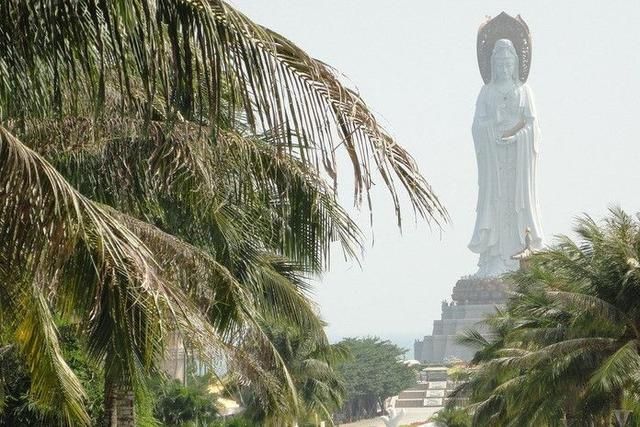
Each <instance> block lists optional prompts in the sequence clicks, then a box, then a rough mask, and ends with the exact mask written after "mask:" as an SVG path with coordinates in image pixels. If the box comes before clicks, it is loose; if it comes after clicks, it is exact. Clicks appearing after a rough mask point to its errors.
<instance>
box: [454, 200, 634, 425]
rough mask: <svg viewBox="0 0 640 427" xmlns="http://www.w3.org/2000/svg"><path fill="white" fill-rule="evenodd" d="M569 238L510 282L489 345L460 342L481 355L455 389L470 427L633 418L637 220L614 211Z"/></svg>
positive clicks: (585, 222)
mask: <svg viewBox="0 0 640 427" xmlns="http://www.w3.org/2000/svg"><path fill="white" fill-rule="evenodd" d="M575 232H576V234H577V236H578V237H579V240H578V241H573V240H571V239H570V238H568V237H566V236H561V237H559V238H558V240H557V243H556V244H555V245H554V246H553V247H550V248H548V249H546V250H544V251H541V252H539V253H537V254H535V255H534V256H533V257H532V258H531V259H530V260H529V261H530V262H529V267H528V268H527V269H526V270H525V271H520V272H517V273H515V274H513V275H512V277H511V280H513V281H514V286H515V287H514V294H513V297H512V298H511V299H510V300H509V302H508V304H507V307H506V309H505V310H503V311H499V312H497V313H496V314H495V315H494V316H492V317H490V318H489V319H488V320H487V324H488V325H489V326H490V328H491V330H492V332H493V334H492V337H491V338H490V339H487V340H484V341H483V340H482V339H479V338H478V337H477V334H473V333H472V332H470V333H469V334H467V336H466V337H465V338H463V341H464V342H467V343H468V344H472V345H474V348H476V349H477V350H478V352H477V353H476V356H475V358H474V363H475V365H476V366H475V367H474V368H473V369H472V370H471V376H470V378H469V380H468V382H467V383H466V384H465V385H463V386H462V387H461V389H460V390H459V392H460V394H461V395H464V396H467V397H469V398H470V400H471V404H470V405H469V409H470V410H471V411H473V413H474V425H478V426H493V425H496V423H497V424H500V423H504V424H500V425H507V424H506V423H507V422H509V423H512V424H513V423H515V424H513V425H536V426H555V425H558V423H559V422H560V421H559V420H560V419H563V418H566V419H567V420H568V421H567V422H568V423H569V425H576V426H577V425H580V426H582V425H589V424H590V423H593V424H592V425H595V426H608V425H609V423H610V422H611V419H612V411H613V410H615V409H624V408H628V409H630V410H634V411H636V412H637V411H638V407H637V402H638V398H639V397H640V381H639V377H638V375H637V372H638V371H639V370H640V332H639V331H640V329H639V328H638V325H639V324H640V300H639V299H638V295H640V274H639V272H640V262H639V261H638V260H639V259H640V218H638V217H631V216H629V215H627V214H626V213H624V212H623V211H621V210H620V209H612V210H611V214H610V216H609V217H608V218H606V219H605V220H604V221H602V222H600V223H598V222H596V221H594V220H593V219H591V218H589V217H584V218H581V219H580V220H578V221H577V225H576V227H575ZM636 415H640V414H638V413H637V414H636ZM635 423H636V421H635V420H633V419H632V424H631V425H635ZM512 424H509V425H512Z"/></svg>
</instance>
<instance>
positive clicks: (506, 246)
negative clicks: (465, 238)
mask: <svg viewBox="0 0 640 427" xmlns="http://www.w3.org/2000/svg"><path fill="white" fill-rule="evenodd" d="M479 56H480V55H479ZM518 58H519V55H518V53H517V52H516V49H515V48H514V45H513V43H512V42H511V40H509V39H505V38H501V39H498V40H496V41H495V44H494V45H493V49H492V51H491V58H490V67H491V77H490V80H489V81H488V82H487V83H486V84H485V85H484V86H483V87H482V90H481V91H480V95H479V96H478V101H477V103H476V111H475V116H474V119H473V141H474V145H475V150H476V157H477V161H478V187H479V188H478V204H477V208H476V215H477V216H476V224H475V229H474V231H473V237H472V239H471V242H470V243H469V249H471V251H473V252H475V253H477V254H480V261H479V262H478V267H479V270H478V272H477V273H476V277H497V276H500V275H502V274H504V273H506V272H509V271H513V270H517V269H518V266H519V264H518V261H517V260H515V259H512V256H513V255H515V254H517V253H519V252H521V251H522V250H523V248H524V247H525V233H529V237H528V239H530V241H529V242H530V243H529V242H528V243H529V245H530V248H531V249H533V250H536V249H539V248H540V247H541V246H542V236H543V233H542V228H541V225H540V218H539V208H538V199H537V195H536V159H537V154H538V142H539V134H540V132H539V129H538V123H537V117H536V111H535V108H534V103H533V95H532V93H531V89H529V87H528V86H527V84H526V83H524V82H523V81H522V80H521V76H520V74H519V68H520V67H519V59H518ZM486 65H487V66H488V65H489V64H486ZM481 71H482V70H481Z"/></svg>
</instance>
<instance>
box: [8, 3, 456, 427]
mask: <svg viewBox="0 0 640 427" xmlns="http://www.w3.org/2000/svg"><path fill="white" fill-rule="evenodd" d="M0 12H1V13H0V210H1V211H2V215H1V217H0V283H2V285H1V286H0V319H2V322H0V323H1V324H2V329H3V331H2V332H3V336H8V337H10V339H9V341H8V342H10V345H14V346H16V347H17V349H18V350H19V351H20V353H21V354H22V355H23V357H24V360H25V362H26V364H27V367H28V370H29V372H30V375H31V378H32V384H31V394H32V396H33V398H34V401H35V402H37V404H38V405H39V407H42V408H44V409H46V408H49V410H50V411H51V412H53V411H54V410H55V412H58V413H60V414H61V419H62V421H63V422H65V423H67V424H73V425H83V424H87V423H88V418H87V416H86V413H85V411H84V409H83V404H82V402H83V398H84V397H83V396H84V393H83V390H82V387H81V386H80V384H79V382H78V380H77V378H76V377H75V375H74V374H73V372H72V371H71V370H70V369H69V368H68V366H67V365H66V363H65V361H64V359H63V357H62V355H61V352H60V348H59V343H58V339H57V333H56V328H55V322H54V320H55V318H56V317H58V316H62V317H64V318H68V319H72V320H73V321H75V322H76V324H78V325H79V333H82V334H83V335H85V336H86V338H87V343H88V349H89V352H90V354H91V355H92V356H93V357H94V358H95V359H96V360H98V361H101V363H102V364H103V366H104V371H105V376H106V377H105V378H106V380H105V399H106V402H105V403H106V414H107V418H108V419H109V423H111V424H112V425H113V424H118V425H130V424H132V423H133V400H134V396H133V392H134V391H135V390H137V389H138V390H139V389H141V388H143V383H144V377H145V375H148V374H149V373H150V372H152V370H153V368H154V367H155V366H156V365H157V361H158V359H159V358H161V355H162V354H163V345H162V343H163V342H164V339H165V338H166V336H167V334H168V333H174V332H176V331H179V332H181V333H182V334H183V336H185V337H188V338H189V342H190V343H191V345H193V346H194V347H195V348H198V349H199V350H200V351H202V352H207V351H214V350H212V349H215V351H224V352H225V353H227V354H232V355H238V356H239V355H241V354H242V352H241V350H240V349H239V346H238V345H237V344H238V342H239V341H240V340H241V339H242V337H243V336H246V334H248V333H249V332H247V328H250V329H252V330H254V331H255V330H259V328H258V327H257V326H256V325H257V320H258V318H259V317H260V316H261V315H260V313H272V314H276V315H280V316H285V317H288V318H290V319H294V320H295V321H297V322H299V323H301V324H306V325H315V326H316V327H317V328H319V323H318V322H317V320H314V319H316V318H315V316H312V314H313V312H312V310H310V309H302V310H300V309H299V308H300V307H305V306H306V305H305V304H307V305H308V302H309V301H308V298H307V297H306V295H305V293H304V288H303V287H302V286H301V283H300V282H296V281H295V280H291V279H292V275H291V274H289V273H290V272H291V271H293V270H296V271H306V272H309V273H311V272H316V271H319V270H321V269H322V268H323V267H324V266H325V265H326V262H327V261H328V248H329V245H330V242H331V241H332V240H334V239H337V240H340V241H341V242H342V243H343V247H344V248H345V250H346V251H347V253H348V254H352V253H354V248H356V249H357V247H358V237H359V233H358V231H357V228H356V227H355V226H354V225H353V223H352V222H351V221H350V219H349V218H348V216H347V215H346V214H345V212H344V211H343V210H342V209H340V207H339V205H338V204H337V202H336V199H335V185H336V183H337V179H338V174H337V167H336V162H337V160H336V159H337V157H338V156H339V155H340V153H344V154H346V156H347V157H348V158H349V159H350V161H351V164H352V169H353V176H354V179H353V181H354V194H355V197H356V200H357V201H360V200H362V198H363V197H365V198H366V199H367V200H369V197H368V196H369V190H370V188H371V186H372V182H373V176H374V174H375V172H376V171H377V172H378V173H379V176H380V178H381V179H382V181H383V182H384V184H385V185H386V186H387V188H388V189H389V192H390V194H391V195H392V199H393V201H394V205H395V208H396V214H397V218H398V222H399V223H400V219H401V214H400V199H399V195H398V184H397V183H399V186H400V187H402V188H404V189H405V190H406V194H407V195H408V198H409V200H410V201H411V204H412V206H413V207H414V209H415V211H416V212H417V213H418V214H419V215H422V216H424V217H426V218H434V219H436V220H442V219H445V218H446V212H445V211H444V210H443V208H442V207H441V205H440V204H439V202H438V200H437V199H436V198H435V196H434V195H433V193H432V191H431V189H430V188H429V186H428V185H427V184H426V182H425V181H424V179H423V178H422V177H421V175H420V174H419V173H418V170H417V167H416V166H415V163H414V162H413V160H412V159H411V157H410V156H409V155H408V153H406V151H404V150H403V149H402V148H401V147H400V146H398V145H397V144H396V143H395V142H394V141H393V139H392V138H391V137H390V136H389V135H388V134H387V133H386V132H385V131H384V130H383V129H382V128H381V127H380V125H379V124H378V123H377V122H376V120H375V118H374V116H373V115H372V114H371V112H370V111H369V109H368V108H367V106H366V104H365V103H364V102H363V101H362V99H361V98H360V97H359V95H358V94H357V93H356V92H354V91H353V90H351V89H349V88H347V87H345V86H344V85H342V83H341V82H340V80H339V79H338V77H337V76H336V73H335V72H334V71H333V70H332V69H331V68H330V67H329V66H327V65H326V64H324V63H322V62H320V61H318V60H315V59H313V58H311V57H310V56H308V55H307V54H306V53H305V52H303V51H302V50H300V49H299V48H298V47H296V46H295V45H294V44H293V43H291V42H290V41H288V40H287V39H286V38H284V37H282V36H281V35H279V34H277V33H275V32H273V31H271V30H268V29H266V28H264V27H262V26H259V25H257V24H255V23H253V22H252V21H250V20H249V19H248V18H247V17H245V16H244V15H242V14H241V13H239V12H238V11H236V10H235V9H233V8H231V7H230V6H229V5H228V4H226V3H225V2H223V1H216V0H191V1H185V0H134V1H129V2H121V1H117V0H107V1H98V0H56V1H50V0H41V1H33V2H22V1H19V0H9V1H6V2H3V3H2V5H0ZM369 203H370V202H369ZM369 206H370V204H369ZM305 322H306V323H305ZM216 354H217V353H216ZM247 365H250V363H247ZM249 371H251V367H248V368H247V372H249ZM258 371H259V369H257V367H256V366H253V372H258Z"/></svg>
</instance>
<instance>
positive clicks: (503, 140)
mask: <svg viewBox="0 0 640 427" xmlns="http://www.w3.org/2000/svg"><path fill="white" fill-rule="evenodd" d="M514 142H516V136H515V135H512V136H507V137H502V138H498V144H499V145H509V144H513V143H514Z"/></svg>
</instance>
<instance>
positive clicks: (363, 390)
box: [338, 337, 416, 420]
mask: <svg viewBox="0 0 640 427" xmlns="http://www.w3.org/2000/svg"><path fill="white" fill-rule="evenodd" d="M340 345H342V346H343V347H344V348H345V349H347V351H348V352H349V353H350V354H351V359H350V360H348V361H346V362H344V363H342V364H341V365H339V367H338V371H339V372H340V375H341V376H342V377H343V379H344V382H345V389H346V396H347V397H346V402H345V405H344V408H343V411H342V412H343V413H344V415H345V416H346V418H347V419H349V420H353V419H359V418H365V417H372V416H375V415H376V408H377V407H378V406H379V407H380V408H383V406H384V400H385V399H387V398H388V397H391V396H394V395H396V394H398V393H399V392H400V391H402V390H404V389H406V388H408V387H410V386H411V385H413V384H415V382H416V372H415V370H414V369H413V368H410V367H408V366H406V365H404V364H403V363H401V361H402V356H403V355H404V354H405V353H406V350H404V349H401V348H399V347H398V346H396V345H395V344H392V343H391V342H390V341H381V340H380V339H379V338H377V337H368V338H347V339H345V340H343V341H341V342H340Z"/></svg>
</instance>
